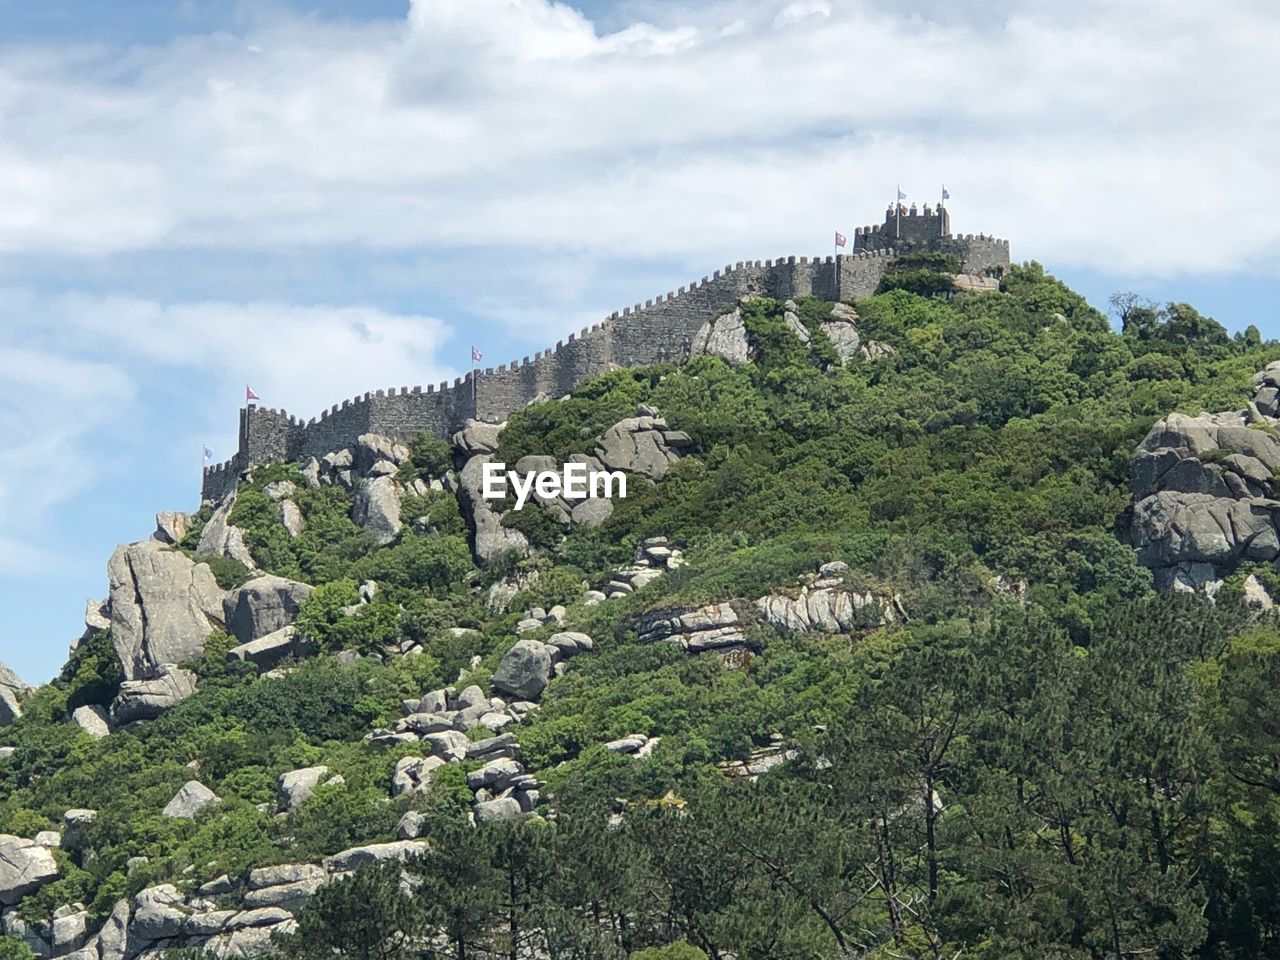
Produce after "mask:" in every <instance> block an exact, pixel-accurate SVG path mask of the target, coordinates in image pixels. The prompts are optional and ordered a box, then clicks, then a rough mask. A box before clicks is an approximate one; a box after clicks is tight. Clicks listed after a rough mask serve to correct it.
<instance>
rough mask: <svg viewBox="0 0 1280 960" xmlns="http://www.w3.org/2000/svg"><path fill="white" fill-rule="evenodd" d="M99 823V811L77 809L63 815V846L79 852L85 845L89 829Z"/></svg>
mask: <svg viewBox="0 0 1280 960" xmlns="http://www.w3.org/2000/svg"><path fill="white" fill-rule="evenodd" d="M97 822H98V811H97V810H85V809H82V808H76V809H74V810H68V811H67V812H66V813H64V814H63V815H62V846H63V849H65V850H77V849H79V848H80V847H82V846H83V845H84V842H85V838H86V835H87V834H88V832H89V829H90V828H91V827H92V826H93V825H94V824H95V823H97Z"/></svg>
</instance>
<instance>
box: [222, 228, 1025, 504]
mask: <svg viewBox="0 0 1280 960" xmlns="http://www.w3.org/2000/svg"><path fill="white" fill-rule="evenodd" d="M956 240H957V241H960V240H961V238H956ZM965 242H968V243H970V244H976V241H972V240H969V241H965ZM991 243H994V244H1003V248H1002V249H1003V255H1004V263H1005V265H1007V264H1008V255H1009V254H1008V251H1009V246H1008V243H1007V242H1006V241H991ZM969 249H970V248H968V247H966V254H967V252H968V250H969ZM972 250H973V254H974V257H975V262H974V264H973V266H972V269H973V270H974V272H981V269H985V266H986V263H987V261H988V260H989V259H991V258H992V257H997V258H998V256H999V253H1000V251H999V249H995V250H988V249H987V247H986V246H983V245H982V244H977V245H975V246H973V247H972ZM892 258H893V251H892V250H888V249H878V250H865V251H862V252H859V253H854V254H852V255H841V256H840V257H838V258H833V257H825V258H822V257H814V258H813V259H810V258H808V257H799V258H797V257H785V258H781V259H778V260H765V261H760V260H755V261H746V262H740V263H737V264H735V265H732V266H726V267H725V268H724V269H723V270H718V271H716V272H715V273H714V274H713V275H712V276H710V277H703V278H702V280H701V281H699V282H696V283H693V284H691V285H690V286H689V287H687V288H686V287H681V288H680V289H679V290H676V291H673V292H671V293H668V294H666V296H660V297H658V298H657V299H656V300H649V301H646V302H645V303H644V304H636V305H635V306H634V307H629V308H627V309H625V310H623V311H622V312H621V313H615V314H613V315H612V316H610V317H609V318H608V319H607V320H605V321H604V322H602V323H599V324H596V325H595V326H593V327H591V329H589V330H587V329H583V330H582V331H581V332H580V333H578V334H576V335H574V334H570V335H569V338H568V340H567V341H561V342H560V343H557V344H556V345H555V347H554V348H548V349H547V350H544V351H540V352H539V353H536V354H534V355H533V357H532V358H530V357H525V358H523V359H522V360H521V361H520V362H519V363H511V364H502V365H501V366H499V367H496V368H494V367H488V368H485V369H484V370H481V371H478V373H476V375H475V384H474V386H473V384H472V382H471V381H472V376H473V375H472V374H470V373H468V374H467V376H466V377H463V378H458V379H455V380H454V381H453V383H452V384H448V383H441V384H439V386H436V385H431V386H428V387H425V388H423V387H416V386H415V387H413V388H409V387H406V386H401V387H389V388H386V389H383V390H376V391H372V392H370V393H366V394H364V395H363V396H360V397H355V398H353V399H351V400H345V401H343V402H342V403H341V404H335V405H334V406H332V407H330V408H329V409H328V410H326V411H324V412H323V413H321V414H320V416H319V417H315V418H312V419H311V420H309V421H305V422H304V421H302V420H300V419H298V418H297V417H293V416H290V415H289V414H288V413H286V412H285V411H283V410H274V409H260V408H258V407H254V406H250V407H247V408H245V409H243V410H241V411H240V442H239V450H238V452H237V453H236V455H235V456H234V457H232V458H231V459H230V460H228V461H226V462H225V463H221V464H218V465H217V466H213V467H209V468H207V469H206V470H205V472H204V484H203V489H202V491H201V493H202V497H203V499H205V500H220V499H221V498H222V497H224V496H226V494H227V493H229V492H230V491H231V490H233V489H234V488H235V485H236V482H237V480H238V479H239V478H240V475H241V474H242V473H243V472H244V471H245V470H247V469H248V468H249V467H251V466H253V465H255V464H261V463H272V462H276V461H283V460H298V459H303V458H306V457H310V456H321V455H323V454H325V453H328V452H329V451H331V450H340V449H342V448H343V447H347V446H350V445H351V444H352V443H354V442H355V440H356V438H357V437H358V436H360V434H362V433H380V434H384V435H386V436H391V437H398V438H409V437H412V436H413V435H414V434H416V433H419V432H426V433H430V434H433V435H435V436H439V437H447V436H449V435H450V434H451V433H452V432H453V431H455V430H457V429H458V428H460V427H461V426H462V425H463V424H464V423H465V422H466V421H467V419H469V418H471V417H476V418H478V419H481V420H488V421H491V422H498V421H501V420H505V419H506V418H507V417H508V416H509V415H510V414H511V413H513V412H514V411H516V410H518V409H519V408H520V407H522V406H524V405H526V404H527V403H529V402H531V401H533V400H534V399H535V398H537V397H538V396H539V395H540V394H541V395H544V396H547V397H559V396H563V395H564V394H566V393H569V392H570V391H571V390H573V388H574V387H576V386H577V385H578V384H580V383H582V382H583V381H584V380H588V379H590V378H591V377H594V376H597V375H599V374H601V373H604V372H606V371H607V370H609V369H612V368H613V367H632V366H644V365H647V364H653V363H662V362H673V363H678V362H680V361H683V360H685V359H686V358H687V357H688V356H689V346H690V343H691V342H692V340H693V336H694V334H695V333H697V331H698V329H699V328H700V327H701V326H702V325H703V324H704V323H706V322H707V321H708V320H712V319H714V318H715V317H717V316H719V315H720V314H722V313H725V312H727V311H728V310H731V309H732V308H733V307H734V305H735V304H736V303H737V302H738V300H739V299H740V298H741V297H743V296H745V295H747V294H762V295H766V296H772V297H777V298H779V299H785V298H787V297H802V296H815V297H819V298H821V299H824V300H846V301H848V300H856V299H859V298H862V297H868V296H870V295H871V294H873V293H874V292H875V289H876V286H877V285H878V284H879V282H880V278H881V277H882V276H883V275H884V272H885V269H886V267H887V266H888V264H889V263H890V262H891V261H892Z"/></svg>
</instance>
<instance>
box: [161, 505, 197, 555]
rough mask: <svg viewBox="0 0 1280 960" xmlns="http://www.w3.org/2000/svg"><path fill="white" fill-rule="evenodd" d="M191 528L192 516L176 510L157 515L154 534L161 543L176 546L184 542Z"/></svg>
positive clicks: (164, 511)
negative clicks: (183, 539)
mask: <svg viewBox="0 0 1280 960" xmlns="http://www.w3.org/2000/svg"><path fill="white" fill-rule="evenodd" d="M190 528H191V514H189V513H179V512H178V511H176V510H163V511H161V512H160V513H157V514H156V532H155V533H153V534H152V537H154V538H155V539H156V540H158V541H159V542H160V543H166V544H169V545H171V546H176V545H177V544H179V543H181V542H182V538H183V537H185V536H186V535H187V530H189V529H190Z"/></svg>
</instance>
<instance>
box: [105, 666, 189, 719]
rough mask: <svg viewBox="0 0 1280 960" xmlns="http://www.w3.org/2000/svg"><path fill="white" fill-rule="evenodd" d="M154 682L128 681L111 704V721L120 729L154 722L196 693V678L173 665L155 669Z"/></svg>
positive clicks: (121, 686)
mask: <svg viewBox="0 0 1280 960" xmlns="http://www.w3.org/2000/svg"><path fill="white" fill-rule="evenodd" d="M155 672H156V674H157V676H156V677H155V679H153V680H126V681H125V682H124V683H122V684H120V693H119V694H118V695H117V696H116V699H115V700H114V701H113V702H112V704H111V720H112V722H113V723H115V724H116V725H119V724H123V723H133V722H134V721H136V720H154V719H155V718H156V717H158V716H160V714H162V713H164V712H165V711H166V710H172V709H173V708H174V707H176V706H177V705H178V704H180V703H181V702H182V701H183V700H185V699H187V697H189V696H191V695H192V694H193V693H195V692H196V675H195V674H194V673H192V672H191V671H190V670H183V669H181V668H179V667H177V666H175V665H174V664H172V663H162V664H160V665H159V666H158V667H156V668H155Z"/></svg>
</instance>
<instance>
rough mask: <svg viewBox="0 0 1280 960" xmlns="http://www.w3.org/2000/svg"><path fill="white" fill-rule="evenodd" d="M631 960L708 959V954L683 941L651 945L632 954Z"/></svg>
mask: <svg viewBox="0 0 1280 960" xmlns="http://www.w3.org/2000/svg"><path fill="white" fill-rule="evenodd" d="M631 960H707V955H706V954H705V953H703V952H702V951H701V950H699V949H698V948H697V947H694V946H690V945H689V944H687V943H684V942H683V941H681V942H680V943H672V944H669V945H668V946H665V947H649V948H648V949H647V950H639V951H637V952H636V953H633V954H631Z"/></svg>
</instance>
